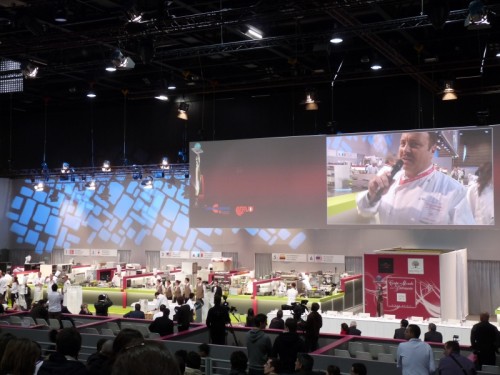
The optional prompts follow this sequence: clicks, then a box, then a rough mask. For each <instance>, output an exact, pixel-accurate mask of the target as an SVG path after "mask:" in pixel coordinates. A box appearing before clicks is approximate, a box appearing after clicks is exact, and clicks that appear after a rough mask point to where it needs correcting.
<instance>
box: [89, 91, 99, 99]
mask: <svg viewBox="0 0 500 375" xmlns="http://www.w3.org/2000/svg"><path fill="white" fill-rule="evenodd" d="M96 96H97V94H96V93H95V91H94V90H89V91H88V92H87V98H90V99H94V98H95V97H96Z"/></svg>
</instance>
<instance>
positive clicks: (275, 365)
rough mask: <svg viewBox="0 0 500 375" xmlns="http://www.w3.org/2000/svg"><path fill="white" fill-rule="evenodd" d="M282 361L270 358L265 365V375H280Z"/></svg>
mask: <svg viewBox="0 0 500 375" xmlns="http://www.w3.org/2000/svg"><path fill="white" fill-rule="evenodd" d="M280 371H281V369H280V360H279V359H278V358H268V359H267V362H266V363H264V375H278V374H279V373H280Z"/></svg>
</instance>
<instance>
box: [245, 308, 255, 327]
mask: <svg viewBox="0 0 500 375" xmlns="http://www.w3.org/2000/svg"><path fill="white" fill-rule="evenodd" d="M254 320H255V313H254V311H253V309H252V308H249V309H248V311H247V319H246V322H245V327H255V322H254Z"/></svg>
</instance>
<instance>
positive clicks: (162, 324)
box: [149, 305, 174, 336]
mask: <svg viewBox="0 0 500 375" xmlns="http://www.w3.org/2000/svg"><path fill="white" fill-rule="evenodd" d="M162 306H163V307H165V305H162ZM169 316H170V310H169V309H167V308H166V307H165V308H164V309H163V316H160V317H158V318H156V319H155V320H154V321H153V322H152V323H151V324H150V325H149V330H150V331H151V332H156V333H158V334H159V335H160V336H166V335H171V334H173V333H174V322H173V320H172V319H170V318H169Z"/></svg>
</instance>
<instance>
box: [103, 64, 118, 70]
mask: <svg viewBox="0 0 500 375" xmlns="http://www.w3.org/2000/svg"><path fill="white" fill-rule="evenodd" d="M105 69H106V71H107V72H116V66H114V65H112V64H109V65H107V66H106V68H105Z"/></svg>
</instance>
